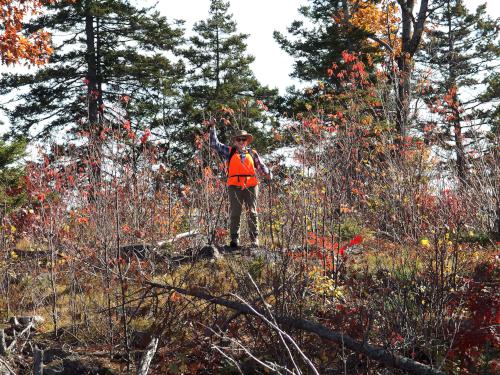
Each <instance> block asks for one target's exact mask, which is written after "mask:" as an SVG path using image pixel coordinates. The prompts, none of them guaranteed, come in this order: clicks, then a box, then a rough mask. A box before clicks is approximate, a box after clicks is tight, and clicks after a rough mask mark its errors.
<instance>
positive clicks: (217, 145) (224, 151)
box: [210, 126, 272, 178]
mask: <svg viewBox="0 0 500 375" xmlns="http://www.w3.org/2000/svg"><path fill="white" fill-rule="evenodd" d="M210 146H211V147H212V148H213V149H215V150H216V151H217V152H218V153H219V155H220V156H221V158H222V159H224V160H225V161H227V162H229V154H230V153H231V147H229V146H228V145H225V144H224V143H222V142H220V141H219V139H218V138H217V131H216V130H215V126H212V127H211V128H210ZM240 154H241V155H242V157H244V155H245V153H244V152H241V153H240ZM252 157H253V162H254V165H255V169H257V171H258V172H259V173H261V174H264V175H268V176H269V177H270V178H271V177H272V173H271V171H270V170H269V168H268V167H267V166H266V165H265V164H264V163H263V162H262V161H261V160H260V157H259V154H257V152H256V151H254V152H253V153H252Z"/></svg>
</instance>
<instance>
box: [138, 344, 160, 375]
mask: <svg viewBox="0 0 500 375" xmlns="http://www.w3.org/2000/svg"><path fill="white" fill-rule="evenodd" d="M158 341H159V340H158V337H153V338H152V339H151V342H150V343H149V345H148V346H147V348H146V350H145V351H144V353H143V354H142V357H141V361H140V363H139V366H138V368H137V375H147V373H148V371H149V365H150V364H151V361H152V360H153V357H154V355H155V353H156V348H157V347H158Z"/></svg>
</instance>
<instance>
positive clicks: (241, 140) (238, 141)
mask: <svg viewBox="0 0 500 375" xmlns="http://www.w3.org/2000/svg"><path fill="white" fill-rule="evenodd" d="M234 144H235V145H236V146H237V147H239V148H245V147H246V146H247V145H248V139H247V137H236V138H235V139H234Z"/></svg>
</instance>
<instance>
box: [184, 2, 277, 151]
mask: <svg viewBox="0 0 500 375" xmlns="http://www.w3.org/2000/svg"><path fill="white" fill-rule="evenodd" d="M193 31H194V36H192V37H191V38H190V45H189V48H187V49H186V50H185V51H184V56H185V57H186V59H187V60H188V63H189V76H188V77H189V78H188V79H189V82H188V84H189V85H188V86H187V87H186V88H185V98H184V113H185V116H186V126H185V132H184V134H182V135H181V137H183V138H184V139H186V140H187V143H189V144H193V142H192V139H190V137H191V136H192V135H193V131H194V129H195V128H196V126H197V124H201V123H202V122H203V121H204V120H208V119H209V118H210V117H212V118H214V119H216V120H217V119H220V118H221V117H224V120H225V121H226V125H230V126H232V127H238V128H245V129H246V130H250V131H253V132H257V134H254V135H256V138H257V139H256V141H257V143H259V141H262V137H259V134H258V133H259V131H262V128H259V127H256V126H255V124H256V122H262V121H264V117H263V115H264V113H263V108H264V106H265V105H264V104H262V103H266V104H269V102H272V101H273V99H274V97H275V95H276V94H277V91H276V90H270V89H268V88H267V87H263V86H262V85H261V84H260V83H259V82H258V80H257V79H256V78H255V76H254V74H253V72H252V70H251V67H250V64H251V63H252V62H253V61H254V57H253V56H251V55H249V54H247V53H246V49H247V45H246V39H247V38H248V35H247V34H242V33H238V32H237V27H236V23H235V21H234V20H233V18H232V15H231V14H230V13H229V3H226V2H224V1H222V0H212V1H211V4H210V9H209V17H208V18H207V19H206V20H203V21H200V22H198V23H196V24H195V25H194V27H193ZM225 128H226V127H222V130H224V129H225ZM186 133H187V134H186ZM222 133H224V132H222ZM221 136H222V137H223V138H224V134H222V135H221ZM259 138H260V139H259ZM186 150H187V151H189V150H190V148H187V149H186ZM189 152H190V151H189Z"/></svg>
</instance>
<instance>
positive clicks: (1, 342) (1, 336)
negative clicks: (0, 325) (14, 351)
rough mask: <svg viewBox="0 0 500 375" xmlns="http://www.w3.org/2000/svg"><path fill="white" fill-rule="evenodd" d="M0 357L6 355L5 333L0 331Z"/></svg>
mask: <svg viewBox="0 0 500 375" xmlns="http://www.w3.org/2000/svg"><path fill="white" fill-rule="evenodd" d="M0 355H2V356H6V355H7V345H6V344H5V331H4V330H3V329H0Z"/></svg>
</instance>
